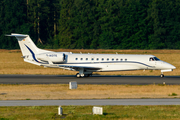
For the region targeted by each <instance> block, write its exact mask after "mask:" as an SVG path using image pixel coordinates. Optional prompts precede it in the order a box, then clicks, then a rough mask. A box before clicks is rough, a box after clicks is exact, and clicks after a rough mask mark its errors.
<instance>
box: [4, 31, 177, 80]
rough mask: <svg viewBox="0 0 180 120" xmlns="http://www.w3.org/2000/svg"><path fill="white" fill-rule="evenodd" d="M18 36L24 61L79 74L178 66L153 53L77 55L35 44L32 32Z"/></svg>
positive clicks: (167, 70)
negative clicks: (50, 49)
mask: <svg viewBox="0 0 180 120" xmlns="http://www.w3.org/2000/svg"><path fill="white" fill-rule="evenodd" d="M7 36H14V37H16V38H17V40H18V43H19V46H20V48H21V51H22V55H23V56H22V57H23V58H24V61H25V62H28V63H32V64H35V65H39V66H44V67H51V68H62V69H66V70H72V71H79V73H77V74H76V77H78V78H79V77H85V76H87V77H88V76H90V75H92V73H93V72H105V71H106V72H107V71H128V70H161V77H164V75H163V72H169V71H173V69H175V68H176V67H174V66H173V65H171V64H169V63H167V62H164V61H162V60H160V59H158V58H157V57H155V56H153V55H127V54H126V55H124V54H89V53H88V54H76V53H75V54H74V53H72V52H53V51H48V50H42V49H39V48H37V47H36V45H35V44H34V42H33V41H32V40H31V38H30V37H29V35H23V34H13V33H12V34H11V35H7Z"/></svg>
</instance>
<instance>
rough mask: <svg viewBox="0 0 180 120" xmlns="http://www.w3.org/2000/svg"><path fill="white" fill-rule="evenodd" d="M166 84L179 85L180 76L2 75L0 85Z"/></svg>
mask: <svg viewBox="0 0 180 120" xmlns="http://www.w3.org/2000/svg"><path fill="white" fill-rule="evenodd" d="M70 81H76V82H77V83H78V84H130V85H147V84H163V82H165V84H168V85H179V84H180V76H165V77H164V78H160V76H102V75H94V76H92V77H85V78H76V77H75V76H74V75H0V84H68V83H69V82H70Z"/></svg>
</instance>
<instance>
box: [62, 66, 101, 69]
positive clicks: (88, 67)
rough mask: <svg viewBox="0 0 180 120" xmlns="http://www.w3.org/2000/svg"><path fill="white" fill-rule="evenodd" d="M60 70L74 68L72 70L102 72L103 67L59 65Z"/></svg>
mask: <svg viewBox="0 0 180 120" xmlns="http://www.w3.org/2000/svg"><path fill="white" fill-rule="evenodd" d="M59 68H72V69H79V68H84V69H89V70H100V69H102V67H99V66H86V65H82V66H79V65H59Z"/></svg>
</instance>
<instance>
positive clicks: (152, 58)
mask: <svg viewBox="0 0 180 120" xmlns="http://www.w3.org/2000/svg"><path fill="white" fill-rule="evenodd" d="M149 61H160V59H158V58H157V57H150V58H149Z"/></svg>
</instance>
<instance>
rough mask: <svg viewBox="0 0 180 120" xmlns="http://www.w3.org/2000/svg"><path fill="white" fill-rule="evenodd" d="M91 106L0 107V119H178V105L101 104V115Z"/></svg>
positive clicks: (179, 111)
mask: <svg viewBox="0 0 180 120" xmlns="http://www.w3.org/2000/svg"><path fill="white" fill-rule="evenodd" d="M92 107H93V106H62V108H63V116H58V114H57V112H58V106H30V107H20V106H18V107H0V120H17V119H18V120H25V119H26V120H27V119H28V120H34V119H36V120H54V119H56V120H58V119H64V120H85V119H86V120H102V119H103V120H117V119H118V120H132V119H133V120H139V119H142V120H143V119H146V120H170V119H171V120H173V119H176V120H178V119H180V105H167V106H102V107H103V113H104V114H103V115H92Z"/></svg>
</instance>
